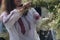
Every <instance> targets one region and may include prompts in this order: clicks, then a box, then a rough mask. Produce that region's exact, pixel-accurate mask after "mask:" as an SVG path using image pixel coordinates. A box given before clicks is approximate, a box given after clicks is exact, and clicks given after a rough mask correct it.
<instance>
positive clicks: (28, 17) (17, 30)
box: [0, 0, 40, 40]
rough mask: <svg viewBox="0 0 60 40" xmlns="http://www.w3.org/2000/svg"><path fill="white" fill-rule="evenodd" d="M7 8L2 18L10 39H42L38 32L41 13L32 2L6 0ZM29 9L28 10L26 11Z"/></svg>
mask: <svg viewBox="0 0 60 40" xmlns="http://www.w3.org/2000/svg"><path fill="white" fill-rule="evenodd" d="M5 3H6V6H5V7H6V10H5V11H4V12H2V14H1V16H0V18H2V21H3V23H4V25H5V26H6V29H7V30H8V32H9V36H10V40H40V39H39V36H38V34H37V32H36V26H35V24H36V22H37V20H38V19H39V17H40V16H39V14H38V13H37V12H36V11H35V9H34V8H30V6H31V3H30V2H27V3H25V4H22V0H6V2H5ZM26 10H27V11H26Z"/></svg>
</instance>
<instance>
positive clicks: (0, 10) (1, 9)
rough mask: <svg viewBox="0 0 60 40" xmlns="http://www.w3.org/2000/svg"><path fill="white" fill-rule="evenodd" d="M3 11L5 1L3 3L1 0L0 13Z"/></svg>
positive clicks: (4, 9)
mask: <svg viewBox="0 0 60 40" xmlns="http://www.w3.org/2000/svg"><path fill="white" fill-rule="evenodd" d="M3 11H6V3H5V0H2V3H1V8H0V13H1V12H3Z"/></svg>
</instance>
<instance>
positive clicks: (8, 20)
mask: <svg viewBox="0 0 60 40" xmlns="http://www.w3.org/2000/svg"><path fill="white" fill-rule="evenodd" d="M21 16H22V14H20V13H19V12H18V11H17V10H16V9H14V10H13V11H11V12H10V14H9V15H7V16H5V17H4V18H3V22H4V23H5V24H9V25H14V23H15V22H16V21H17V20H18V19H19V18H20V17H21Z"/></svg>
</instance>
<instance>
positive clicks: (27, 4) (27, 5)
mask: <svg viewBox="0 0 60 40" xmlns="http://www.w3.org/2000/svg"><path fill="white" fill-rule="evenodd" d="M23 6H24V7H25V9H26V8H29V7H31V2H27V3H24V5H23Z"/></svg>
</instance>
